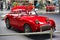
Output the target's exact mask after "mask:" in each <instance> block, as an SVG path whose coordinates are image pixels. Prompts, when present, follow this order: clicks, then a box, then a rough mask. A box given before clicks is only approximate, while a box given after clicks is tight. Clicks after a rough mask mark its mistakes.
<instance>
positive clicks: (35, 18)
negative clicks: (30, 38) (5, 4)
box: [5, 9, 56, 33]
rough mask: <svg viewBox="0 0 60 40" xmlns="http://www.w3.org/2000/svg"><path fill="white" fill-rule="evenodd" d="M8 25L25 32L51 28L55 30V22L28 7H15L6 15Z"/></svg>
mask: <svg viewBox="0 0 60 40" xmlns="http://www.w3.org/2000/svg"><path fill="white" fill-rule="evenodd" d="M5 23H6V27H7V28H8V29H10V28H11V27H13V28H16V29H18V30H22V31H23V32H25V33H26V32H41V31H47V30H50V29H51V28H52V29H53V30H55V27H56V26H55V22H54V20H53V19H50V18H48V17H44V16H39V15H38V14H37V13H36V11H34V10H31V11H28V10H26V9H14V11H11V12H10V13H8V14H7V15H6V17H5Z"/></svg>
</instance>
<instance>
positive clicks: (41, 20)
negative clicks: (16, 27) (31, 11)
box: [23, 16, 47, 22]
mask: <svg viewBox="0 0 60 40" xmlns="http://www.w3.org/2000/svg"><path fill="white" fill-rule="evenodd" d="M23 18H24V19H28V20H32V21H35V20H38V21H40V22H43V21H46V19H47V17H44V16H23Z"/></svg>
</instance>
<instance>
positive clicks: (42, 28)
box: [40, 25, 51, 31]
mask: <svg viewBox="0 0 60 40" xmlns="http://www.w3.org/2000/svg"><path fill="white" fill-rule="evenodd" d="M50 28H51V26H50V25H43V26H40V31H46V30H49V29H50Z"/></svg>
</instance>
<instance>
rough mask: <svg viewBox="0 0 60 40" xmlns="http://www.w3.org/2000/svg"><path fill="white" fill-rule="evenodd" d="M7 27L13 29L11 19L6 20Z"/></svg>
mask: <svg viewBox="0 0 60 40" xmlns="http://www.w3.org/2000/svg"><path fill="white" fill-rule="evenodd" d="M6 27H7V28H8V29H10V28H11V26H10V21H9V19H6Z"/></svg>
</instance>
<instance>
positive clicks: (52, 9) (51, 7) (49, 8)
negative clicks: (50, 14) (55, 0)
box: [46, 5, 55, 11]
mask: <svg viewBox="0 0 60 40" xmlns="http://www.w3.org/2000/svg"><path fill="white" fill-rule="evenodd" d="M46 11H55V6H54V5H47V6H46Z"/></svg>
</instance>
